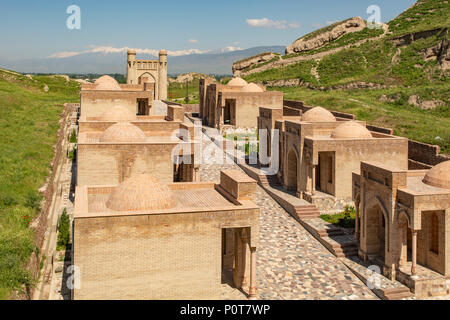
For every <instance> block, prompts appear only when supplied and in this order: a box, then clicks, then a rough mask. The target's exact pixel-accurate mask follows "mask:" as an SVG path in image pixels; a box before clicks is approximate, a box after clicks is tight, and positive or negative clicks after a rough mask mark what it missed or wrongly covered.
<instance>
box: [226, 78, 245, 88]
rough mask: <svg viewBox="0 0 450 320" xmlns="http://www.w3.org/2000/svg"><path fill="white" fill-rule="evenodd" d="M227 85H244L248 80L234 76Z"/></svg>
mask: <svg viewBox="0 0 450 320" xmlns="http://www.w3.org/2000/svg"><path fill="white" fill-rule="evenodd" d="M227 85H228V86H234V87H244V86H246V85H248V82H247V81H245V80H244V79H242V78H239V77H236V78H233V79H231V80H230V82H228V84H227Z"/></svg>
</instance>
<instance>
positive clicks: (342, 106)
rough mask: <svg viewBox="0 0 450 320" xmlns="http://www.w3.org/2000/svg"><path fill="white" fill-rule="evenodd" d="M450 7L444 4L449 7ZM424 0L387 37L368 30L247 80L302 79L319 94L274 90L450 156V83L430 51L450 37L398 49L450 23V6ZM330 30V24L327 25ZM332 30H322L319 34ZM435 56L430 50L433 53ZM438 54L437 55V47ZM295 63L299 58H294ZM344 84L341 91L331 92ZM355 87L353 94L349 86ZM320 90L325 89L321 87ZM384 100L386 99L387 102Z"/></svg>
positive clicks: (288, 57) (395, 22) (290, 57)
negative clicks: (400, 42) (401, 39)
mask: <svg viewBox="0 0 450 320" xmlns="http://www.w3.org/2000/svg"><path fill="white" fill-rule="evenodd" d="M445 2H447V3H445ZM445 2H444V1H441V0H422V1H418V2H417V3H416V4H415V5H414V6H412V7H411V8H409V9H407V10H406V11H405V12H403V13H402V14H400V15H399V16H398V17H397V18H395V19H394V20H392V21H391V22H389V24H388V26H389V29H388V31H387V32H386V33H385V32H384V31H383V30H381V29H378V30H377V29H368V28H365V29H364V30H362V31H359V32H354V33H349V34H346V35H344V36H342V37H340V38H338V39H337V40H335V41H331V42H329V43H327V44H325V45H324V46H322V47H320V48H317V49H315V50H310V51H304V52H300V53H295V54H291V55H285V56H282V57H281V59H282V60H285V61H292V62H291V64H289V65H284V66H277V67H268V66H265V67H264V68H262V69H266V70H261V71H259V70H255V69H257V68H258V67H260V66H256V67H255V66H253V67H252V68H251V69H252V72H250V73H249V74H247V75H244V76H243V78H244V79H245V80H247V81H251V82H262V83H266V84H267V83H270V81H275V80H284V79H302V80H303V81H305V82H306V83H307V84H308V85H309V86H308V87H309V88H315V89H316V90H311V89H306V87H299V88H269V90H281V91H284V92H285V97H286V98H287V99H298V100H304V101H306V102H307V103H309V104H312V105H322V106H323V107H326V108H329V109H334V110H342V111H347V112H353V113H355V114H357V115H358V118H359V119H361V120H366V121H368V122H369V123H373V124H378V125H381V126H386V127H392V128H394V129H395V132H396V134H399V135H402V136H406V137H408V138H411V139H417V140H419V141H422V142H426V143H431V144H437V145H440V146H441V149H442V150H443V151H445V152H447V153H448V152H450V111H449V108H450V93H449V92H450V82H449V80H448V76H449V70H448V69H447V70H445V69H444V68H443V67H442V66H441V64H440V61H439V57H437V56H436V54H435V55H434V56H431V57H430V56H426V52H430V48H433V47H435V48H437V47H438V46H440V45H442V44H444V43H446V41H447V43H448V41H449V40H450V37H449V35H448V32H447V33H445V32H440V33H437V34H434V35H431V36H428V37H426V38H423V39H420V40H416V41H414V42H412V43H410V44H408V45H404V46H400V47H397V45H396V43H395V41H394V40H395V38H396V37H398V36H402V35H405V34H409V33H414V32H418V31H425V30H431V29H436V28H448V27H449V26H450V20H449V19H450V18H449V17H450V5H449V4H448V1H445ZM327 28H328V29H329V28H330V27H327ZM326 30H327V29H320V30H317V31H315V32H313V33H311V34H309V35H307V36H306V37H309V38H311V37H314V36H315V35H318V34H320V33H323V32H325V31H326ZM431 51H432V50H431ZM435 51H439V50H435ZM294 59H295V60H296V61H294ZM361 82H364V83H366V84H367V85H373V86H375V85H382V86H383V88H382V89H372V90H366V89H364V90H362V89H354V86H353V87H352V86H351V85H352V84H355V83H361ZM337 87H339V88H340V89H341V90H330V89H336V88H337ZM350 88H351V89H350ZM318 89H320V90H318ZM414 95H418V96H419V98H420V100H421V101H426V102H431V103H436V104H437V105H439V106H438V107H437V108H435V109H433V110H422V109H421V108H419V107H414V106H412V105H410V104H409V103H408V100H409V98H410V97H411V96H414ZM386 97H387V98H386Z"/></svg>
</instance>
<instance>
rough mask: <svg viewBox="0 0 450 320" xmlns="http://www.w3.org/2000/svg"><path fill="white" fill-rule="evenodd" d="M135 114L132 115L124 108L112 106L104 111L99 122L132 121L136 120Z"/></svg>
mask: <svg viewBox="0 0 450 320" xmlns="http://www.w3.org/2000/svg"><path fill="white" fill-rule="evenodd" d="M136 119H137V117H136V114H134V113H132V112H131V111H130V110H128V109H127V108H125V107H121V106H114V107H112V108H110V109H108V110H107V111H105V112H104V113H103V114H102V115H101V116H100V120H102V121H115V122H119V121H134V120H136Z"/></svg>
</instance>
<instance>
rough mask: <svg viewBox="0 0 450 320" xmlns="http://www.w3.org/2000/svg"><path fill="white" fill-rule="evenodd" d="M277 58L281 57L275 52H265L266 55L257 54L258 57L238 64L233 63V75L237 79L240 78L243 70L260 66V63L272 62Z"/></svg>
mask: <svg viewBox="0 0 450 320" xmlns="http://www.w3.org/2000/svg"><path fill="white" fill-rule="evenodd" d="M277 56H279V55H277V54H275V53H273V52H264V53H260V54H257V55H256V56H253V57H250V58H247V59H244V60H240V61H237V62H235V63H233V74H234V75H235V76H236V77H238V76H239V74H240V73H241V72H242V70H244V69H247V68H249V67H251V66H254V65H257V64H260V63H264V62H267V61H270V60H272V59H273V58H275V57H277Z"/></svg>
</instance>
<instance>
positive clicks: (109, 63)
mask: <svg viewBox="0 0 450 320" xmlns="http://www.w3.org/2000/svg"><path fill="white" fill-rule="evenodd" d="M284 50H285V47H282V46H262V47H254V48H250V49H245V50H237V51H232V52H211V53H207V54H191V55H186V56H178V57H172V56H169V58H168V71H169V73H170V74H180V73H188V72H198V73H206V74H232V69H231V67H232V64H233V62H234V61H236V60H240V59H243V58H245V57H248V56H252V55H256V54H258V53H262V52H266V51H271V52H279V53H282V52H284ZM138 58H139V59H141V58H142V59H155V57H152V56H148V55H147V56H146V55H142V56H138ZM125 63H126V53H125V52H123V53H111V54H103V53H88V54H80V55H77V56H73V57H69V58H45V59H27V60H14V61H0V67H3V68H6V69H11V70H16V71H18V72H27V73H101V74H106V73H125V72H126V69H125Z"/></svg>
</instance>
